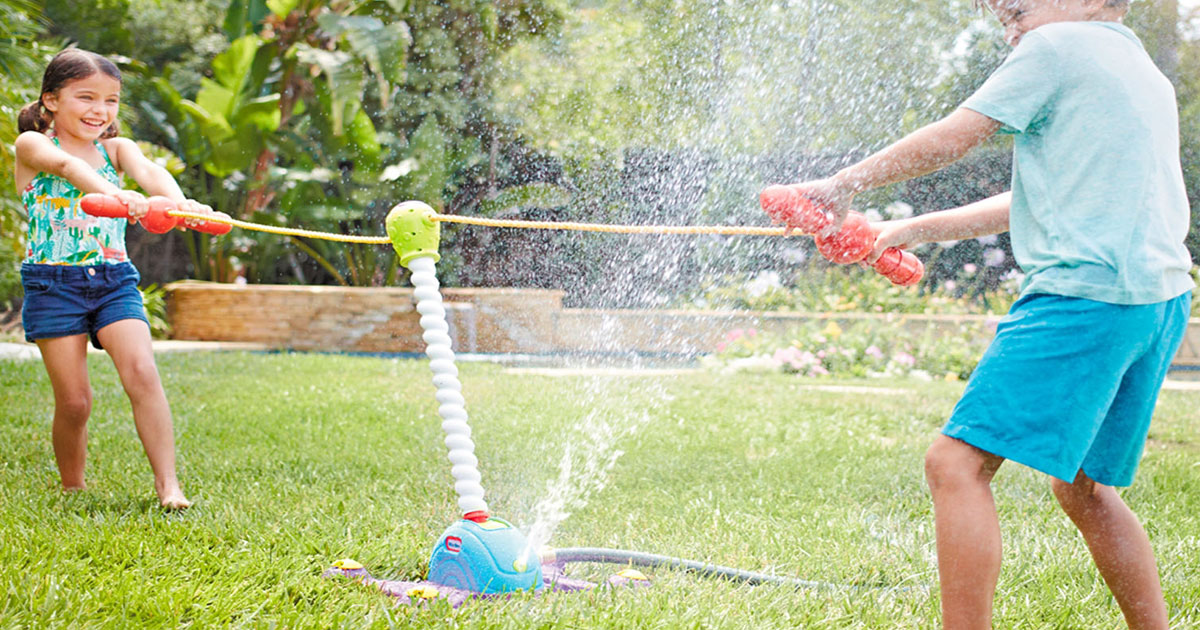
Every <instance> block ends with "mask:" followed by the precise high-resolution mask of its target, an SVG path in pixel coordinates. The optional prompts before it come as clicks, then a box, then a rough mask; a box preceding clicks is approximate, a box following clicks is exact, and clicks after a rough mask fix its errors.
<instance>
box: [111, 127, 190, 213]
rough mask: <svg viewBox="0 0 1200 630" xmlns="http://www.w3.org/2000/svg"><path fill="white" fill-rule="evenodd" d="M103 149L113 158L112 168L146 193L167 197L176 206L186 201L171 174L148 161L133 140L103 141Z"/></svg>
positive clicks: (112, 139)
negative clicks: (129, 178) (130, 179)
mask: <svg viewBox="0 0 1200 630" xmlns="http://www.w3.org/2000/svg"><path fill="white" fill-rule="evenodd" d="M104 147H105V148H106V149H108V153H109V155H111V156H113V166H115V167H117V170H118V171H121V172H123V173H125V174H126V175H129V176H130V177H131V178H133V181H135V182H137V184H138V186H141V187H142V190H144V191H146V193H148V194H150V195H159V196H162V197H167V198H168V199H170V200H171V201H174V202H175V203H177V204H178V203H183V202H185V201H187V197H185V196H184V194H183V190H182V189H180V188H179V184H178V183H177V182H176V181H175V178H174V177H172V176H171V173H170V172H169V171H167V169H165V168H163V167H161V166H159V165H158V164H156V163H154V162H152V161H151V160H150V159H148V158H147V157H146V156H145V155H144V154H143V153H142V149H141V148H140V147H138V145H137V143H136V142H134V141H133V140H130V139H129V138H111V139H109V140H105V141H104Z"/></svg>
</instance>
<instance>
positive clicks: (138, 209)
mask: <svg viewBox="0 0 1200 630" xmlns="http://www.w3.org/2000/svg"><path fill="white" fill-rule="evenodd" d="M113 196H114V197H116V198H117V201H120V202H121V203H122V204H123V205H124V206H125V208H126V209H128V210H129V222H130V223H136V222H137V221H138V219H141V218H142V217H144V216H146V213H147V212H150V202H149V200H147V199H146V197H145V196H144V195H142V193H140V192H136V191H133V190H120V191H118V192H117V193H116V194H114V195H113Z"/></svg>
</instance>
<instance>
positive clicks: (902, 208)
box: [883, 201, 913, 219]
mask: <svg viewBox="0 0 1200 630" xmlns="http://www.w3.org/2000/svg"><path fill="white" fill-rule="evenodd" d="M883 214H884V216H887V217H890V218H893V219H907V218H908V217H911V216H912V215H913V207H912V206H910V205H908V204H906V203H904V202H903V201H896V202H893V203H891V204H890V205H888V207H886V208H884V209H883Z"/></svg>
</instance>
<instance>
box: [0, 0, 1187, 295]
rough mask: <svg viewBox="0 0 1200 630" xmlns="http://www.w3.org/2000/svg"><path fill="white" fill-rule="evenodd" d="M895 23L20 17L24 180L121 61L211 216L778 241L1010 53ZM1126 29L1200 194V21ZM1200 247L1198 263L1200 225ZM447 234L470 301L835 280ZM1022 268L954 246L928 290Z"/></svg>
mask: <svg viewBox="0 0 1200 630" xmlns="http://www.w3.org/2000/svg"><path fill="white" fill-rule="evenodd" d="M885 4H886V6H883V5H878V6H876V5H872V6H866V5H863V4H862V3H861V2H853V1H851V0H825V1H819V2H818V1H816V0H789V1H784V0H775V1H767V2H762V1H751V0H699V1H692V2H681V1H678V0H640V1H638V2H631V1H629V0H573V1H570V2H568V1H567V0H503V1H489V0H454V1H452V2H448V1H445V0H443V1H439V2H432V1H420V0H357V1H354V2H351V1H349V0H327V1H318V0H232V1H231V0H96V1H94V2H87V3H78V2H69V1H67V0H0V13H2V14H3V18H4V19H3V22H2V24H3V26H0V67H2V68H3V70H4V72H5V75H6V78H7V79H8V80H7V81H5V82H4V84H3V85H2V86H0V136H2V139H3V143H4V151H2V152H0V159H3V160H4V161H5V162H4V165H3V166H4V174H3V176H2V177H4V178H7V177H10V176H11V142H12V138H13V137H15V117H16V110H17V109H19V107H20V106H21V105H23V104H24V103H26V102H28V101H30V100H33V99H34V98H36V91H37V89H38V85H39V84H40V74H41V70H42V68H43V67H44V64H45V61H46V60H47V59H48V57H49V56H50V55H51V54H53V53H54V52H56V51H57V50H59V49H60V48H61V47H62V46H63V45H66V44H67V43H73V44H76V45H79V46H81V47H84V48H89V49H92V50H96V51H97V52H101V53H103V54H107V55H109V56H111V57H113V58H114V59H115V60H117V61H118V62H119V63H120V64H121V67H122V69H123V71H124V73H125V77H126V78H125V96H124V105H125V107H123V108H122V116H123V124H124V128H125V129H127V130H129V131H128V133H129V135H131V136H132V137H134V138H137V139H138V140H143V141H145V142H146V144H145V147H146V150H147V151H148V152H149V153H150V154H151V155H153V156H155V157H156V159H159V160H161V161H162V163H163V164H165V165H167V166H168V168H169V169H171V170H172V171H173V172H174V173H175V174H176V177H177V178H178V179H179V181H180V183H181V184H182V185H183V186H184V188H185V191H186V192H187V193H188V194H189V195H192V196H194V197H196V198H199V199H202V200H204V201H206V202H208V203H210V204H212V205H213V206H214V207H217V208H218V209H220V210H223V211H225V212H228V213H230V214H231V215H233V216H235V217H238V218H245V219H248V220H252V221H256V222H261V223H268V224H279V225H283V224H287V225H301V226H304V227H309V228H313V229H318V230H329V231H337V232H361V233H370V234H380V233H381V232H382V218H383V216H384V214H385V213H386V212H387V210H388V209H389V208H390V207H391V206H392V205H393V204H395V203H396V202H398V201H401V200H404V199H408V198H417V199H422V200H425V201H427V202H429V203H431V204H432V205H434V206H435V207H437V208H439V209H440V210H442V211H445V212H451V213H463V214H482V215H496V216H499V215H503V216H511V217H528V218H552V219H571V220H586V221H622V222H644V223H649V222H670V223H685V222H686V223H698V222H707V223H718V222H720V223H740V224H761V223H763V222H764V219H763V217H762V216H761V213H760V212H759V211H758V210H757V208H756V205H757V204H756V203H755V199H756V193H757V191H758V189H759V188H761V186H762V185H764V184H766V183H771V182H778V181H792V180H795V179H798V178H800V177H810V176H820V175H824V174H827V173H829V172H831V171H832V170H834V169H836V168H838V167H839V166H840V165H842V164H845V163H846V162H847V161H849V160H852V159H854V158H856V157H859V156H861V155H863V154H865V153H866V152H869V151H871V150H874V149H877V148H879V147H881V146H883V145H885V144H887V143H889V142H891V141H893V140H895V139H897V138H898V137H900V135H902V134H903V133H905V132H907V131H910V130H912V129H915V128H916V127H918V126H920V125H922V124H925V123H928V122H930V121H933V120H935V119H937V118H939V117H940V116H943V115H945V114H946V113H947V112H949V111H951V110H952V109H953V108H954V107H955V106H956V105H957V104H958V103H959V102H961V100H962V99H963V98H965V96H966V95H968V94H969V93H970V92H971V91H972V90H973V89H974V88H975V87H976V86H978V85H979V83H980V82H981V81H982V80H983V79H984V78H985V77H986V76H987V74H988V73H989V72H990V71H991V69H992V68H994V67H995V65H996V64H997V63H999V61H1000V60H1002V59H1003V56H1004V55H1005V54H1006V53H1007V48H1006V47H1005V46H1004V45H1003V42H1002V41H1001V40H1000V36H999V28H998V26H997V25H996V24H995V23H994V20H993V19H992V18H990V17H989V16H986V15H984V14H981V13H980V12H979V11H978V10H977V9H975V8H974V6H973V2H971V0H953V1H950V2H947V1H946V0H899V1H897V2H891V3H885ZM179 16H187V19H179ZM1128 22H1129V23H1130V25H1131V26H1132V27H1133V28H1134V29H1135V30H1136V31H1138V32H1139V34H1140V35H1141V36H1142V38H1143V41H1145V42H1146V44H1147V48H1148V50H1150V52H1151V54H1152V55H1153V56H1154V58H1155V59H1156V61H1157V62H1158V63H1159V65H1160V67H1162V68H1163V69H1164V71H1165V72H1167V74H1168V76H1171V77H1172V79H1173V80H1174V81H1175V83H1176V87H1177V91H1178V94H1179V99H1180V109H1181V122H1182V131H1183V134H1182V137H1183V158H1184V162H1185V176H1186V178H1187V182H1188V186H1189V193H1190V195H1191V198H1192V199H1193V200H1200V36H1198V32H1197V28H1196V22H1197V19H1196V15H1195V12H1194V11H1192V12H1191V13H1190V14H1187V15H1180V13H1179V6H1178V5H1177V3H1176V2H1175V0H1141V1H1139V2H1136V3H1134V5H1133V10H1132V12H1131V15H1130V17H1129V19H1128ZM1004 142H1005V141H1003V140H998V141H997V142H996V144H995V146H993V147H990V148H987V149H984V150H981V151H978V152H976V153H975V154H973V155H972V156H971V157H970V159H968V160H965V161H964V162H963V163H962V164H959V165H956V166H955V167H954V168H953V169H949V170H947V171H946V172H943V173H940V174H937V175H934V176H930V177H928V178H923V179H921V180H917V181H915V182H912V183H909V184H907V185H903V186H894V187H891V188H889V189H885V190H881V191H876V192H874V193H873V194H872V195H870V196H868V197H865V198H864V199H863V204H864V206H865V207H868V208H872V209H874V211H876V212H878V213H880V214H883V215H886V214H888V213H893V212H908V211H916V212H923V211H928V210H933V209H939V208H943V207H948V206H952V205H956V204H959V203H963V202H965V201H969V200H971V199H973V198H977V197H978V196H981V195H984V194H990V193H992V192H996V191H998V190H1001V189H1003V187H1004V186H1005V185H1006V184H1007V178H1008V168H1009V166H1008V159H1009V158H1008V147H1007V146H1006V145H1005V144H1004ZM4 181H8V180H7V179H6V180H4ZM0 185H4V182H3V181H0ZM7 185H9V186H10V187H11V181H8V184H7ZM10 190H11V188H10ZM3 199H4V201H2V202H0V229H2V230H3V235H4V239H3V247H0V264H2V266H3V269H4V270H3V272H2V273H0V299H6V300H8V301H10V302H11V301H12V300H13V299H15V298H16V297H17V296H18V295H17V293H18V291H19V286H17V284H15V268H16V263H17V261H19V259H20V257H21V256H22V252H23V243H22V239H23V232H24V226H23V216H22V214H21V209H20V208H19V204H18V203H17V201H16V198H15V195H6V196H4V197H3ZM897 202H904V203H903V204H900V205H896V203H897ZM905 204H907V205H905ZM1196 216H1197V213H1193V217H1194V219H1193V221H1194V222H1197V221H1198V220H1197V219H1196V218H1195V217H1196ZM1198 227H1200V226H1198ZM1191 239H1192V240H1191V241H1190V242H1189V246H1190V247H1191V248H1192V251H1193V255H1194V256H1196V255H1200V229H1197V227H1194V228H1193V231H1192V235H1191ZM443 240H444V242H443V248H442V249H443V254H444V256H445V262H444V263H443V264H442V273H443V275H444V276H445V277H446V279H447V282H448V283H458V284H466V285H472V284H499V285H522V286H556V287H569V288H571V290H572V291H571V295H570V297H569V298H568V299H569V300H571V301H573V302H574V303H578V304H596V305H600V304H607V305H629V306H632V305H648V304H661V303H665V302H668V301H670V300H672V299H674V296H676V295H678V294H679V293H681V292H683V291H685V290H686V288H687V287H689V286H694V285H695V284H696V283H697V282H698V281H699V280H700V279H702V278H703V277H705V276H710V275H713V274H719V273H743V274H746V273H751V272H755V271H759V270H762V269H779V270H789V269H794V268H795V267H796V266H797V265H798V264H814V263H812V262H803V263H800V261H812V258H811V257H809V256H808V255H807V254H808V253H809V251H808V249H807V247H808V245H807V244H806V243H800V242H797V243H791V244H789V245H787V246H782V247H781V246H780V245H779V243H778V242H768V241H767V240H764V239H757V240H755V239H716V238H714V239H683V238H680V239H634V238H626V237H594V236H584V237H580V236H578V235H572V234H561V233H533V232H516V231H505V232H502V233H498V232H496V231H494V230H490V231H489V230H478V229H471V228H462V229H453V228H452V229H448V230H445V235H444V239H443ZM130 242H131V253H132V255H133V257H134V259H135V260H136V261H137V263H138V265H139V267H140V268H141V269H142V271H143V276H144V277H146V278H147V279H149V280H151V281H156V282H163V281H167V280H172V279H177V278H182V277H196V278H203V279H216V280H222V281H231V280H234V279H237V278H245V279H246V280H248V281H251V282H302V283H343V284H356V285H380V284H387V283H393V282H396V281H397V280H398V278H397V276H398V275H400V274H402V273H403V270H398V269H397V268H396V265H395V260H394V259H395V256H393V255H391V253H390V252H388V251H386V250H385V249H384V248H379V247H366V246H356V245H345V244H334V243H328V242H325V241H315V240H308V239H298V238H282V237H278V236H272V235H261V234H258V233H250V232H241V231H235V232H234V233H233V234H231V235H229V236H226V237H222V238H218V239H212V238H209V237H207V236H205V237H203V238H200V237H197V236H195V235H193V234H170V235H165V236H157V235H155V236H147V235H145V234H144V233H142V232H141V231H140V230H131V231H130ZM1005 247H1006V241H1004V240H1003V239H1001V240H999V241H998V242H993V243H984V244H980V243H977V242H974V241H972V242H970V243H960V244H953V245H950V244H947V247H946V248H943V249H946V250H947V251H946V252H940V253H939V252H934V253H933V256H932V257H931V262H932V264H931V271H932V273H931V281H932V283H933V284H936V283H938V282H939V281H941V280H942V279H945V278H952V277H954V274H955V273H956V270H957V268H958V267H960V266H961V265H962V264H963V263H964V262H972V261H978V262H980V263H981V264H982V263H983V262H984V261H983V258H982V257H983V256H984V255H985V253H987V252H988V250H990V249H997V248H999V249H1001V250H1003V249H1004V248H1005ZM989 255H991V256H993V258H994V254H989ZM991 262H994V260H992V261H991ZM815 264H819V262H818V263H815ZM989 264H990V263H989ZM1009 266H1011V260H1007V262H1006V263H1005V264H1002V265H992V267H993V268H994V273H992V274H991V275H986V274H985V275H983V276H981V277H984V279H983V280H981V282H985V283H994V282H998V281H999V278H1000V276H1001V275H1002V273H1003V272H1004V271H1006V270H1007V268H1008V267H1009Z"/></svg>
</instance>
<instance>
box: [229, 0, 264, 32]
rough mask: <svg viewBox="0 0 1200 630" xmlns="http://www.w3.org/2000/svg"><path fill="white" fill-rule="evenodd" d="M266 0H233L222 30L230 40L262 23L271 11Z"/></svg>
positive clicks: (251, 30)
mask: <svg viewBox="0 0 1200 630" xmlns="http://www.w3.org/2000/svg"><path fill="white" fill-rule="evenodd" d="M269 12H270V11H269V9H267V4H266V2H264V0H231V1H230V3H229V10H228V11H226V12H225V23H224V24H223V25H222V27H221V28H222V30H224V31H225V37H226V38H228V39H229V41H234V40H236V39H238V38H239V37H242V36H243V35H245V34H246V33H248V32H253V30H255V27H257V26H258V25H259V24H261V23H262V21H263V18H265V17H266V16H267V14H268V13H269Z"/></svg>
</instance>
